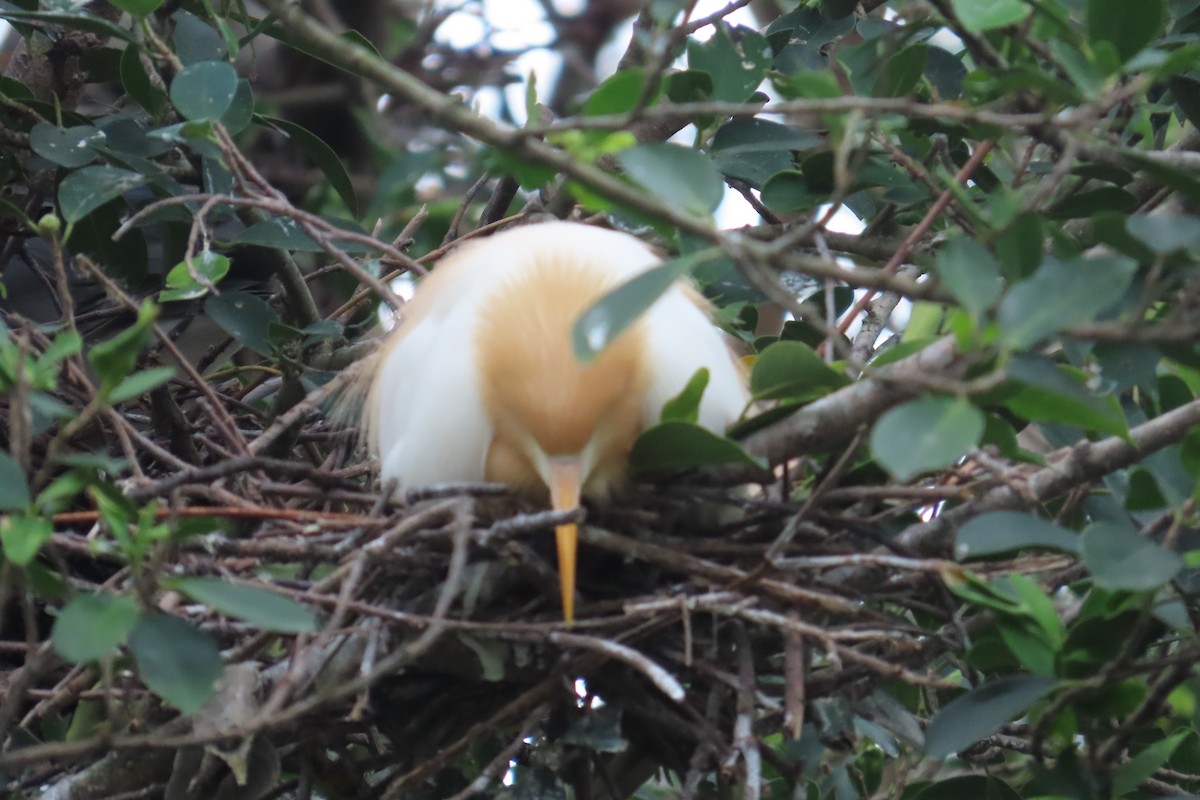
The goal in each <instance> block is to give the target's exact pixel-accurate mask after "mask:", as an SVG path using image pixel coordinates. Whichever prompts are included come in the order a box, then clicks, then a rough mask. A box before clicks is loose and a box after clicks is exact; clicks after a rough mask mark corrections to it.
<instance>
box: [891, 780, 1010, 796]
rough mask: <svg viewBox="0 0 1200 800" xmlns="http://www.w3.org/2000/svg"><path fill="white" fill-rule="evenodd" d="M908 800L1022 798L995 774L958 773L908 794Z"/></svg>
mask: <svg viewBox="0 0 1200 800" xmlns="http://www.w3.org/2000/svg"><path fill="white" fill-rule="evenodd" d="M906 797H907V800H963V798H975V799H976V800H1020V798H1021V794H1020V793H1019V792H1017V790H1016V789H1014V788H1012V787H1011V786H1009V785H1008V784H1007V783H1005V782H1004V781H1002V780H1001V779H1000V778H997V777H996V776H994V775H958V776H956V777H953V778H947V779H945V780H941V781H938V782H936V783H931V784H929V785H928V786H925V787H923V788H922V789H920V790H919V791H916V792H914V793H912V794H909V795H906Z"/></svg>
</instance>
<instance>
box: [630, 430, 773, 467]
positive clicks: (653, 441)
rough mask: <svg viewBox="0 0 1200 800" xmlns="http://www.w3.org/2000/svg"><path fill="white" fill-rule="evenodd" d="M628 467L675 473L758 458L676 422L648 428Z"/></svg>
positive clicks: (758, 463)
mask: <svg viewBox="0 0 1200 800" xmlns="http://www.w3.org/2000/svg"><path fill="white" fill-rule="evenodd" d="M629 464H630V466H632V467H633V468H634V469H636V470H647V471H649V470H676V469H691V468H694V467H711V466H718V465H721V464H753V465H754V466H757V467H761V466H762V464H761V463H760V462H759V461H758V459H756V458H754V457H753V456H751V455H750V454H749V453H747V452H746V451H745V450H743V449H742V448H741V447H739V446H738V445H737V443H735V442H733V441H730V440H729V439H726V438H724V437H721V436H718V435H717V434H715V433H713V432H712V431H709V430H707V429H706V428H702V427H700V426H699V425H693V424H691V423H688V422H680V421H678V420H676V421H672V422H661V423H659V424H658V425H654V426H652V427H650V428H647V429H646V430H645V431H643V432H642V435H641V436H639V437H638V438H637V440H636V441H635V442H634V443H633V451H632V452H631V453H630V454H629Z"/></svg>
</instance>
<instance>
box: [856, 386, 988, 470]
mask: <svg viewBox="0 0 1200 800" xmlns="http://www.w3.org/2000/svg"><path fill="white" fill-rule="evenodd" d="M984 424H985V423H984V418H983V412H982V411H980V410H979V409H978V408H976V407H975V406H973V405H971V404H970V403H969V402H967V401H966V400H961V399H951V398H947V397H925V398H921V399H919V400H913V401H912V402H909V403H905V404H904V405H902V406H900V407H898V408H893V409H892V410H891V411H888V412H887V413H886V414H884V415H883V416H882V417H880V418H879V420H878V421H877V422H876V423H875V427H874V428H873V429H872V430H871V451H872V452H873V453H874V454H875V458H876V459H878V460H879V462H880V464H882V465H883V466H884V467H885V468H886V469H887V470H888V472H890V473H892V474H893V475H894V476H895V477H896V479H897V480H900V481H907V480H908V479H910V478H912V477H914V476H916V475H918V474H920V473H922V472H925V471H927V470H931V469H936V468H938V467H945V466H949V465H950V464H953V463H954V462H955V461H956V460H958V459H959V458H960V457H962V456H963V455H964V454H966V452H967V451H968V450H970V449H971V448H973V447H975V446H976V445H978V444H979V437H981V436H982V435H983V429H984Z"/></svg>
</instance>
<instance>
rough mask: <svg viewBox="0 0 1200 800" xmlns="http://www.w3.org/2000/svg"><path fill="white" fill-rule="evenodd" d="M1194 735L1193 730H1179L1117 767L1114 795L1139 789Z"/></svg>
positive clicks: (1119, 795) (1113, 787)
mask: <svg viewBox="0 0 1200 800" xmlns="http://www.w3.org/2000/svg"><path fill="white" fill-rule="evenodd" d="M1190 735H1192V731H1179V732H1178V733H1175V734H1172V735H1171V736H1168V737H1167V738H1165V739H1161V740H1159V741H1157V742H1155V743H1154V744H1152V745H1150V746H1149V747H1147V748H1146V749H1145V750H1142V752H1140V753H1138V754H1137V755H1136V756H1134V757H1133V758H1131V759H1129V761H1128V762H1126V763H1124V764H1122V765H1121V766H1120V767H1118V768H1117V771H1116V774H1114V775H1113V781H1112V796H1113V797H1121V796H1122V795H1126V794H1129V793H1130V792H1132V791H1133V790H1135V789H1137V788H1138V787H1139V786H1141V785H1142V784H1143V783H1145V782H1146V781H1148V780H1150V778H1152V777H1154V773H1155V772H1156V771H1157V770H1158V768H1159V767H1162V766H1163V765H1164V764H1166V763H1167V759H1169V758H1170V757H1171V756H1173V755H1174V754H1175V751H1176V750H1177V749H1179V745H1181V744H1183V740H1184V739H1186V738H1187V737H1188V736H1190Z"/></svg>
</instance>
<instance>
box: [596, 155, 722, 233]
mask: <svg viewBox="0 0 1200 800" xmlns="http://www.w3.org/2000/svg"><path fill="white" fill-rule="evenodd" d="M617 161H618V162H619V163H620V164H621V167H622V168H623V169H624V170H625V172H626V174H627V175H628V176H629V177H630V178H632V179H633V180H634V181H635V182H636V183H638V184H640V185H641V186H643V187H644V188H646V189H647V190H649V191H650V192H651V193H653V194H655V195H657V196H658V197H659V198H661V199H663V200H665V201H667V202H668V203H671V204H672V205H675V206H679V207H682V208H683V209H684V210H686V211H688V212H690V213H692V214H698V215H702V216H707V215H709V214H711V213H712V212H713V211H714V210H715V209H716V207H717V206H718V205H720V203H721V200H722V199H723V198H724V197H725V182H724V181H722V180H721V175H720V173H718V172H717V169H716V167H714V166H713V163H712V161H711V160H710V159H709V158H708V157H707V156H705V155H704V154H703V153H700V152H699V151H696V150H693V149H691V148H690V147H680V146H678V145H674V144H668V143H666V142H652V143H650V144H641V145H637V146H636V147H631V148H629V149H628V150H622V151H621V152H620V153H618V154H617Z"/></svg>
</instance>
